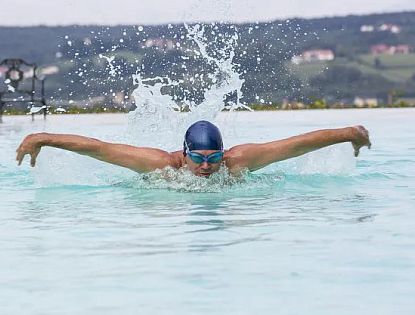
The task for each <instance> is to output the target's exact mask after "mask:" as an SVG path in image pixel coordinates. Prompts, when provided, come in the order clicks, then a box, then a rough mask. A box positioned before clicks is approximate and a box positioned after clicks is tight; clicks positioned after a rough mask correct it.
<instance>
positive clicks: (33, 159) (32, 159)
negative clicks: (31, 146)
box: [30, 148, 40, 167]
mask: <svg viewBox="0 0 415 315" xmlns="http://www.w3.org/2000/svg"><path fill="white" fill-rule="evenodd" d="M39 152H40V148H37V149H35V151H34V152H33V153H32V154H30V166H31V167H35V165H36V158H37V156H38V155H39Z"/></svg>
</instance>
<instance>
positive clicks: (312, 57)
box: [291, 49, 335, 65]
mask: <svg viewBox="0 0 415 315" xmlns="http://www.w3.org/2000/svg"><path fill="white" fill-rule="evenodd" d="M334 57H335V56H334V52H333V51H332V50H330V49H314V50H306V51H304V52H303V53H302V54H301V55H297V56H293V57H292V58H291V62H292V63H293V64H296V65H299V64H301V63H313V62H318V61H330V60H334Z"/></svg>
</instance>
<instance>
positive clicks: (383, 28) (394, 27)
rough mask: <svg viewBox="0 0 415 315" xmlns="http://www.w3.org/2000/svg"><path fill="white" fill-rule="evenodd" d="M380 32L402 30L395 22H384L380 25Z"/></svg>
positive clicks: (398, 31) (396, 32) (395, 32)
mask: <svg viewBox="0 0 415 315" xmlns="http://www.w3.org/2000/svg"><path fill="white" fill-rule="evenodd" d="M378 30H379V31H380V32H391V33H394V34H398V33H400V32H401V28H400V27H399V26H398V25H395V24H386V23H385V24H382V25H380V26H379V27H378Z"/></svg>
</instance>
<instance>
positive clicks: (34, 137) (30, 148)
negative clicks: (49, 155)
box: [16, 134, 42, 167]
mask: <svg viewBox="0 0 415 315" xmlns="http://www.w3.org/2000/svg"><path fill="white" fill-rule="evenodd" d="M41 140H42V134H31V135H28V136H27V137H26V138H25V139H24V140H23V142H22V143H21V144H20V145H19V147H18V148H17V150H16V153H17V155H16V161H17V162H18V164H19V165H21V164H22V161H23V159H24V157H25V156H26V155H27V154H29V155H30V157H31V159H30V165H31V166H32V167H34V166H35V164H36V158H37V156H38V155H39V152H40V149H41V148H42V144H41V143H42V141H41Z"/></svg>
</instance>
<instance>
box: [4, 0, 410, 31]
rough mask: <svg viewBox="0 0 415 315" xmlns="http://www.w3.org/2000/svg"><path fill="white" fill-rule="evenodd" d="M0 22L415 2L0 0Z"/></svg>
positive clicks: (334, 9)
mask: <svg viewBox="0 0 415 315" xmlns="http://www.w3.org/2000/svg"><path fill="white" fill-rule="evenodd" d="M0 7H1V8H2V9H1V10H0V25H4V26H18V25H22V26H28V25H70V24H84V25H85V24H101V25H102V24H105V25H116V24H133V25H146V24H167V23H180V22H183V21H187V22H194V21H201V22H210V21H227V22H246V21H251V22H252V21H270V20H276V19H285V18H292V17H308V18H309V17H325V16H342V15H347V14H367V13H383V12H400V11H415V0H376V1H375V0H348V1H343V2H340V1H337V0H314V1H313V0H286V1H281V0H280V1H278V0H40V1H35V0H0Z"/></svg>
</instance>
